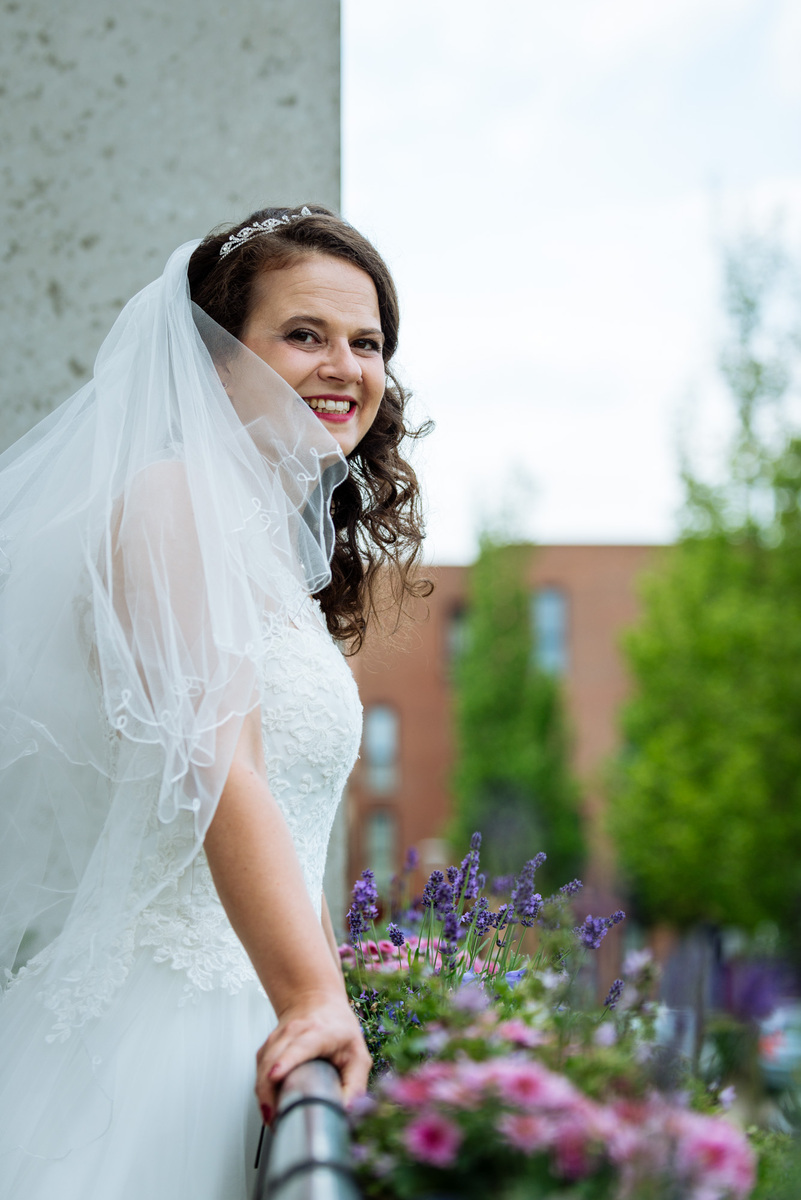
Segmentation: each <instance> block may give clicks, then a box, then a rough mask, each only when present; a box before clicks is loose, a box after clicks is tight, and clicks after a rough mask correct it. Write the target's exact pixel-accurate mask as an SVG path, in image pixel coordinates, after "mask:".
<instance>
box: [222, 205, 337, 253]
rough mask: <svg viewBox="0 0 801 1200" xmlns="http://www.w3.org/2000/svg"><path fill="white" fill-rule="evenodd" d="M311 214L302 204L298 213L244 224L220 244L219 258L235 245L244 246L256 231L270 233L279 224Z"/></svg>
mask: <svg viewBox="0 0 801 1200" xmlns="http://www.w3.org/2000/svg"><path fill="white" fill-rule="evenodd" d="M313 216H314V213H313V212H311V210H310V209H308V208H307V207H306V205H305V204H304V205H303V208H302V209H301V210H300V212H298V213H287V214H286V215H285V216H283V217H268V218H267V220H266V221H256V222H255V224H253V225H246V226H245V228H244V229H240V230H238V232H237V233H232V234H231V236H230V237H229V239H228V241H227V242H223V244H222V246H220V258H225V256H226V254H230V253H231V251H232V250H233V249H235V248H236V247H237V246H244V244H245V242H249V241H250V239H251V238H252V237H255V236H256V234H257V233H272V232H273V230H275V229H278V227H279V226H280V225H289V224H291V223H292V221H299V220H300V218H301V217H313Z"/></svg>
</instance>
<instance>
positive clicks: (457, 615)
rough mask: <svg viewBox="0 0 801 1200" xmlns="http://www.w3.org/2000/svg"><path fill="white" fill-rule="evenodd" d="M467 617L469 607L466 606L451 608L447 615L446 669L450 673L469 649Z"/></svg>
mask: <svg viewBox="0 0 801 1200" xmlns="http://www.w3.org/2000/svg"><path fill="white" fill-rule="evenodd" d="M467 618H468V613H467V609H466V608H464V607H459V608H453V609H451V611H450V612H449V613H447V614H446V617H445V669H446V670H447V672H448V673H449V674H450V673H452V672H453V671H454V669H455V668H456V666H457V665H458V663H459V660H460V659H461V658H462V655H463V654H464V652H465V650H466V649H467V642H468V628H467Z"/></svg>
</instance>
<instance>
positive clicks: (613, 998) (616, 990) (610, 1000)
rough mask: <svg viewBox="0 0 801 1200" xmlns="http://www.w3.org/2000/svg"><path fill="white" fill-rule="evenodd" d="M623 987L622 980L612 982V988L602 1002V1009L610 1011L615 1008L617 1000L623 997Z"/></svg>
mask: <svg viewBox="0 0 801 1200" xmlns="http://www.w3.org/2000/svg"><path fill="white" fill-rule="evenodd" d="M624 987H625V984H624V983H623V980H622V979H616V980H615V981H614V983H613V984H612V986H611V987H610V989H609V991H608V992H607V994H606V999H605V1000H604V1008H608V1009H610V1010H611V1009H613V1008H615V1006H616V1005H617V1002H618V1000H619V999H620V997H621V996H622V995H623V988H624Z"/></svg>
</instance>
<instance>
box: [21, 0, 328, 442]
mask: <svg viewBox="0 0 801 1200" xmlns="http://www.w3.org/2000/svg"><path fill="white" fill-rule="evenodd" d="M339 62H340V53H339V0H292V3H291V4H289V3H286V0H232V3H230V4H225V5H222V4H220V3H219V0H170V3H169V4H158V3H155V0H128V2H127V3H125V4H114V3H111V2H110V0H70V3H69V4H61V5H58V4H53V2H52V0H6V2H5V3H4V4H3V7H2V13H1V14H0V211H1V212H2V229H3V243H4V245H3V248H2V250H1V251H0V255H2V287H0V332H1V333H2V354H0V449H4V448H5V447H6V446H8V445H9V444H10V443H11V442H13V441H15V440H16V439H17V438H18V437H19V436H20V435H21V434H22V433H24V432H25V431H26V430H27V429H28V428H29V427H30V426H31V425H33V424H35V422H36V421H37V420H39V419H40V418H41V417H43V416H44V415H45V414H46V413H47V412H49V411H50V409H51V408H53V407H55V405H56V404H58V403H59V402H60V401H61V400H64V399H66V397H67V396H68V395H70V394H71V393H72V392H73V391H75V389H76V388H77V387H78V386H79V384H81V383H83V382H84V381H85V380H86V379H87V378H88V376H89V375H90V374H91V368H92V363H93V361H94V356H95V353H96V351H97V349H98V347H99V345H100V343H101V341H102V340H103V337H104V336H105V334H106V332H107V331H108V329H109V327H110V326H111V324H112V322H113V320H114V317H115V316H116V314H117V312H118V311H119V309H120V308H121V307H122V305H123V304H124V303H125V301H126V300H127V299H129V298H130V296H132V295H133V294H134V292H136V291H138V290H139V288H140V287H142V286H143V285H144V284H146V283H147V282H149V281H150V280H151V279H153V278H155V277H156V276H157V275H158V274H159V273H160V271H161V268H162V266H163V264H164V262H165V261H166V258H167V257H168V255H169V253H170V251H171V250H173V249H174V248H175V247H176V246H177V245H180V243H181V242H183V241H186V240H187V239H189V238H194V237H202V236H203V234H205V233H207V232H208V230H209V229H211V228H213V227H214V226H215V225H218V224H221V223H222V222H225V221H235V220H239V219H240V218H241V217H244V216H246V215H247V213H248V212H250V211H251V210H252V209H254V208H257V207H261V206H263V205H265V204H269V203H273V204H281V203H292V204H294V203H298V202H299V201H301V200H317V201H320V202H321V203H323V204H327V205H329V206H331V207H335V208H336V207H338V205H339V164H340V132H339V112H340V105H339V92H340V70H339Z"/></svg>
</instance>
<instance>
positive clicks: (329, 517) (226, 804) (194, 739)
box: [0, 206, 428, 1200]
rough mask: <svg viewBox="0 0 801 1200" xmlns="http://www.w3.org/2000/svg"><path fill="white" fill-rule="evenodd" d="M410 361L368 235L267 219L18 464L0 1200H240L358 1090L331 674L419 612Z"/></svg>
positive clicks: (354, 717)
mask: <svg viewBox="0 0 801 1200" xmlns="http://www.w3.org/2000/svg"><path fill="white" fill-rule="evenodd" d="M397 335H398V308H397V298H396V294H395V289H394V286H393V283H392V280H391V277H390V275H389V273H388V271H387V268H386V266H385V265H384V263H383V261H382V260H381V258H380V257H379V255H378V254H377V253H376V251H375V250H374V249H373V247H372V246H371V245H370V243H369V242H367V241H366V239H365V238H363V237H362V236H361V235H360V234H359V233H358V232H357V231H356V230H354V229H353V228H352V227H351V226H349V225H348V224H347V223H345V222H344V221H342V220H341V219H340V218H339V217H337V216H335V215H333V214H332V213H330V212H329V211H327V210H326V209H323V208H320V207H317V206H311V207H303V208H300V209H268V210H265V211H262V212H258V213H255V214H254V215H253V216H251V217H249V218H248V220H247V221H245V222H244V223H243V224H241V225H239V226H237V227H236V228H234V229H233V230H231V231H226V232H223V233H213V234H211V235H210V236H208V237H207V238H205V240H203V241H202V242H200V243H199V244H198V243H189V244H187V245H185V246H182V247H180V249H178V250H176V251H175V253H174V254H173V255H172V257H171V258H170V260H169V262H168V263H167V266H166V268H165V271H164V274H163V275H162V276H161V278H160V279H158V280H157V281H156V282H155V283H153V284H151V285H150V286H149V287H146V288H145V289H144V290H143V291H142V292H140V293H139V294H138V295H137V296H135V297H134V299H133V300H132V301H131V302H130V303H129V304H128V305H127V306H126V308H125V309H124V310H123V312H122V313H121V315H120V317H119V318H118V320H117V321H116V323H115V325H114V327H113V329H112V330H111V333H110V334H109V336H108V338H107V339H106V341H105V342H104V344H103V346H102V348H101V350H100V353H99V355H98V359H97V362H96V365H95V372H94V378H93V379H92V380H91V382H90V383H88V384H87V385H86V386H85V387H84V388H82V389H81V390H80V391H79V392H78V393H77V394H76V395H75V396H73V397H72V399H71V400H69V401H68V402H67V403H66V404H65V405H63V406H62V407H61V408H60V409H59V410H57V411H56V412H55V413H53V414H52V416H50V417H48V418H47V419H46V420H44V421H43V422H42V423H41V424H40V425H38V426H37V427H36V428H35V429H34V430H33V431H32V432H31V433H29V434H28V435H27V436H26V437H24V438H23V439H22V440H21V441H20V442H18V443H17V444H16V445H15V446H13V447H12V448H11V449H10V450H8V451H7V452H6V453H5V454H4V455H3V456H2V458H0V957H1V958H2V964H1V965H2V967H3V968H4V969H5V979H6V987H5V991H4V994H3V996H2V1000H0V1197H2V1200H12V1198H13V1200H44V1198H45V1197H48V1198H49V1197H51V1196H55V1195H58V1196H60V1197H62V1198H64V1200H127V1198H128V1197H134V1196H147V1197H148V1198H149V1200H167V1198H168V1197H169V1200H176V1198H179V1197H187V1200H188V1198H189V1197H191V1198H192V1200H244V1198H245V1197H246V1196H247V1195H248V1192H249V1189H250V1187H251V1182H252V1165H251V1164H252V1162H253V1158H254V1152H255V1144H256V1140H257V1138H258V1132H259V1128H260V1125H261V1122H262V1120H264V1121H268V1122H269V1120H270V1119H271V1115H272V1110H273V1108H274V1105H275V1098H276V1089H277V1086H278V1085H279V1084H280V1082H281V1080H282V1079H283V1078H284V1077H285V1076H286V1074H287V1073H288V1072H289V1071H290V1070H291V1069H292V1068H293V1067H294V1066H296V1065H297V1064H298V1063H299V1062H302V1061H305V1060H307V1059H310V1058H314V1057H324V1058H328V1059H330V1060H331V1061H332V1062H333V1063H334V1064H335V1065H336V1066H337V1068H338V1069H339V1072H340V1075H341V1078H342V1082H343V1087H344V1092H345V1095H346V1097H353V1096H355V1095H357V1094H358V1093H359V1092H361V1091H362V1090H363V1089H364V1087H365V1086H366V1081H367V1073H368V1069H369V1064H370V1060H369V1055H368V1053H367V1050H366V1047H365V1045H364V1042H363V1040H362V1037H361V1034H360V1031H359V1026H358V1022H357V1021H356V1019H355V1017H354V1014H353V1012H352V1010H351V1009H350V1007H349V1005H348V1001H347V997H346V994H345V989H344V986H343V981H342V975H341V972H340V969H339V958H338V955H337V952H336V944H335V940H334V935H333V930H332V926H331V921H330V918H329V916H328V912H327V909H326V905H325V899H324V897H323V896H322V877H323V868H324V865H325V857H326V849H327V843H328V837H329V833H330V830H331V825H332V822H333V818H334V814H335V810H336V807H337V804H338V803H339V800H340V797H341V794H342V789H343V786H344V784H345V781H346V779H347V776H348V773H349V771H350V769H351V767H352V765H353V762H354V759H355V756H356V752H357V748H358V743H359V736H360V723H361V709H360V705H359V702H358V697H357V695H356V691H355V686H354V683H353V679H352V676H351V674H350V671H349V669H348V667H347V664H346V662H345V660H344V658H343V655H342V654H341V652H340V650H341V649H342V648H349V649H355V648H358V646H359V644H360V643H361V639H362V637H363V634H364V629H365V625H366V621H367V618H368V615H369V614H370V613H371V611H372V610H373V607H374V595H375V587H376V578H377V572H378V570H379V569H381V572H382V578H384V579H385V578H386V577H387V574H388V573H389V575H390V577H391V578H392V580H393V581H394V598H395V601H396V602H397V603H399V604H402V603H403V601H404V598H405V597H407V596H409V595H412V594H415V593H421V592H424V591H425V590H426V589H427V586H428V585H426V584H424V583H423V582H422V581H420V580H419V579H418V580H415V578H414V577H413V574H412V572H413V567H414V565H415V563H416V560H417V557H418V555H419V549H420V543H421V537H422V533H421V523H420V516H419V495H418V489H417V482H416V479H415V476H414V473H413V471H412V469H411V468H410V466H409V465H408V463H407V462H406V461H405V460H404V459H403V458H402V457H401V454H400V451H399V447H400V444H401V442H402V441H403V439H404V437H406V436H414V431H412V430H410V429H409V428H408V426H407V424H406V421H405V418H404V403H405V395H404V392H403V390H402V388H401V387H400V386H399V385H398V383H397V381H396V380H395V378H394V376H393V374H392V372H391V370H390V367H389V363H390V361H391V359H392V356H393V353H394V351H395V348H396V345H397ZM259 1046H261V1049H260V1050H259V1051H258V1056H257V1062H256V1063H254V1054H255V1052H256V1050H257V1048H258V1047H259ZM254 1084H255V1088H256V1094H257V1097H258V1102H259V1103H258V1105H257V1104H256V1102H255V1101H254V1100H253V1087H254ZM259 1106H260V1108H261V1115H260V1113H259Z"/></svg>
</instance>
